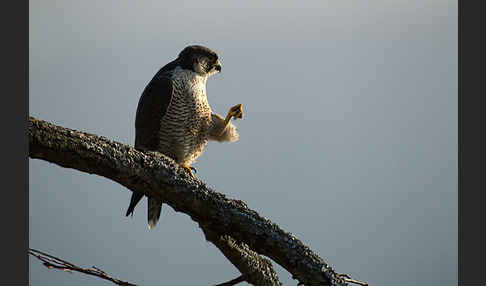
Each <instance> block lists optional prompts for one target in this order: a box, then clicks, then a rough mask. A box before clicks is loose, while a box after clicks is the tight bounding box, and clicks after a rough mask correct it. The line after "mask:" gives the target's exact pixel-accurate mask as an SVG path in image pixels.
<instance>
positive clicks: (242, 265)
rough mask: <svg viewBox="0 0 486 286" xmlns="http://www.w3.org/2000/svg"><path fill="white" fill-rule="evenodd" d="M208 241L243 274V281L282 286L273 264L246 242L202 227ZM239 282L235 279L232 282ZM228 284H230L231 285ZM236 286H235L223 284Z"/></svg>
mask: <svg viewBox="0 0 486 286" xmlns="http://www.w3.org/2000/svg"><path fill="white" fill-rule="evenodd" d="M201 228H202V230H203V232H204V235H205V236H206V240H208V241H211V242H212V243H213V244H214V245H216V247H217V248H219V250H220V251H221V252H222V253H223V255H224V256H225V257H226V258H227V259H228V260H229V261H231V263H233V265H234V266H236V268H238V270H239V271H240V272H241V273H243V275H242V278H241V279H243V280H242V281H246V282H248V283H250V284H252V285H262V286H263V285H266V286H273V285H282V283H280V280H279V279H278V276H277V273H276V272H275V270H274V269H273V265H272V262H271V261H270V260H268V259H265V258H263V257H261V256H260V255H258V253H256V252H255V251H253V250H251V249H250V248H249V247H248V245H247V244H246V243H244V242H237V241H235V240H234V239H233V238H232V237H231V236H229V235H219V234H217V233H215V232H213V231H211V230H209V229H206V228H205V227H201ZM235 280H236V281H238V279H234V280H232V281H230V282H233V283H234V282H235ZM230 282H228V283H230ZM223 285H234V284H226V283H225V284H223Z"/></svg>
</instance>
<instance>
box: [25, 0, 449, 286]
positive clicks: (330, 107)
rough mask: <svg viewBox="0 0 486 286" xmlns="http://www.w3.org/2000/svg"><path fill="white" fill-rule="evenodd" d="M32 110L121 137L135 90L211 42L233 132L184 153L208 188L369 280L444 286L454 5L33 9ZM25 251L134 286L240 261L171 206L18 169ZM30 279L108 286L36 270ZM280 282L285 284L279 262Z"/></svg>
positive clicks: (214, 96) (35, 168) (225, 271)
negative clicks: (152, 212)
mask: <svg viewBox="0 0 486 286" xmlns="http://www.w3.org/2000/svg"><path fill="white" fill-rule="evenodd" d="M29 28H30V31H29V40H30V53H29V55H30V58H29V88H30V95H29V101H30V103H29V113H30V115H32V116H35V117H37V118H39V119H42V120H46V121H49V122H52V123H55V124H58V125H62V126H65V127H69V128H73V129H78V130H82V131H86V132H90V133H96V134H99V135H103V136H105V137H108V138H110V139H113V140H116V141H119V142H122V143H125V144H129V145H132V146H133V142H134V134H135V130H134V118H135V110H136V105H137V102H138V99H139V96H140V94H141V92H142V90H143V88H144V87H145V85H146V84H147V83H148V81H149V80H150V79H151V78H152V76H153V75H154V73H155V72H156V71H157V70H158V69H159V68H160V67H161V66H163V65H165V64H166V63H167V62H169V61H171V60H172V59H174V58H175V57H176V56H177V54H178V53H179V52H180V50H181V49H182V48H184V47H185V46H186V45H189V44H203V45H206V46H208V47H210V48H211V49H213V50H215V51H217V52H218V54H219V55H220V57H221V59H222V64H223V70H222V73H220V74H217V75H215V76H213V77H212V78H210V79H209V80H208V86H207V92H208V99H209V103H210V104H211V106H212V108H213V110H215V111H217V112H219V113H225V112H226V111H227V109H228V108H229V107H230V106H231V105H234V104H236V103H242V104H243V105H244V111H245V118H244V120H242V121H236V122H235V124H236V125H237V126H238V128H239V132H240V140H239V141H238V142H236V143H229V144H220V143H210V144H209V145H208V147H207V148H206V150H205V152H204V153H203V155H202V156H201V157H200V159H199V160H198V161H197V162H196V163H195V165H194V166H195V167H196V168H197V169H198V172H197V175H198V176H199V177H200V178H202V179H203V180H204V181H205V182H207V183H208V184H209V185H211V186H213V187H214V188H215V189H216V190H217V191H219V192H222V193H225V194H226V195H227V196H229V197H231V198H235V199H241V200H243V201H245V202H247V204H248V206H249V207H251V208H253V209H255V210H256V211H258V212H259V213H260V214H261V215H263V216H265V217H267V218H269V219H270V220H272V221H274V222H276V223H278V224H279V225H280V226H281V227H283V228H284V229H285V230H286V231H290V232H292V233H294V234H295V235H296V236H297V237H298V238H300V239H301V240H302V241H303V242H304V243H305V244H307V245H309V246H310V247H311V248H312V249H313V250H314V251H316V253H317V254H319V255H320V256H321V257H322V258H323V259H324V260H326V261H327V262H328V263H329V264H330V265H331V266H332V267H333V268H335V269H336V270H337V271H338V272H344V273H349V274H351V275H352V276H353V277H354V278H356V279H359V280H364V281H366V282H369V283H371V284H373V285H374V286H381V285H383V286H384V285H441V286H447V285H451V286H452V285H457V277H458V274H457V223H458V219H457V184H458V179H457V141H458V138H457V128H458V125H457V89H458V84H457V60H458V58H457V1H449V0H447V1H433V0H426V1H305V2H304V1H266V2H264V3H263V2H262V1H238V2H236V1H177V2H176V1H170V2H167V3H164V2H163V1H160V0H158V1H156V0H153V1H91V0H86V1H54V0H44V1H38V0H35V1H34V0H31V1H30V25H29ZM29 186H30V190H29V196H30V198H29V246H30V247H32V248H36V249H40V250H44V251H46V252H49V253H52V254H55V255H58V256H60V257H62V258H64V259H67V260H70V261H71V262H74V263H77V264H79V265H82V266H87V267H89V266H92V265H95V266H97V267H100V268H102V269H103V270H105V271H107V272H108V273H110V274H112V275H113V276H115V277H118V278H120V279H122V280H128V281H130V282H133V283H137V284H140V285H161V284H162V285H212V284H216V283H218V282H222V281H226V280H230V279H232V278H235V277H236V276H238V271H237V270H236V269H235V268H234V267H233V266H232V265H231V264H230V263H229V262H227V260H226V259H225V258H224V257H223V255H222V254H220V253H219V251H218V250H217V249H216V248H215V247H213V246H212V245H211V244H209V243H207V242H206V241H205V240H204V236H203V234H202V232H201V231H200V230H199V229H198V227H197V225H196V223H194V222H193V221H192V220H190V218H189V217H188V216H186V215H184V214H181V213H175V212H174V211H173V210H172V209H171V208H170V207H167V206H166V207H165V208H164V209H163V211H162V218H161V221H160V222H159V224H158V225H157V227H156V228H155V229H153V230H151V231H149V230H148V229H147V226H146V200H143V201H142V203H141V204H140V205H139V206H138V207H137V209H136V210H135V215H134V217H133V218H132V219H130V218H126V217H124V213H125V211H126V207H127V206H128V202H129V198H130V194H131V193H130V192H129V191H128V190H126V189H124V187H122V186H121V185H118V184H117V183H114V182H111V181H109V180H107V179H105V178H102V177H99V176H95V175H88V174H85V173H81V172H79V171H75V170H71V169H64V168H61V167H58V166H56V165H53V164H50V163H47V162H44V161H39V160H30V161H29ZM29 260H30V264H29V268H30V270H29V275H30V278H29V279H30V284H31V285H73V286H75V285H86V284H89V285H109V282H106V281H103V280H99V279H96V278H91V277H87V276H84V275H82V274H73V275H69V274H67V273H64V272H54V271H49V270H47V269H45V267H43V266H42V265H41V264H40V263H39V262H38V261H37V260H35V259H33V258H30V259H29ZM276 268H277V269H278V273H279V274H280V278H281V280H282V282H283V283H284V285H296V284H297V281H296V280H292V279H291V277H290V275H289V274H288V273H287V272H286V271H284V270H283V269H282V268H280V267H279V266H276Z"/></svg>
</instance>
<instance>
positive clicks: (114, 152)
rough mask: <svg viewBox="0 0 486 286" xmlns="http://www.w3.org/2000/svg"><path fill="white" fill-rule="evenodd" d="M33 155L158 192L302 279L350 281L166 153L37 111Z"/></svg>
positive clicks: (31, 143)
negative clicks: (141, 148)
mask: <svg viewBox="0 0 486 286" xmlns="http://www.w3.org/2000/svg"><path fill="white" fill-rule="evenodd" d="M29 156H30V157H31V158H36V159H42V160H46V161H49V162H52V163H56V164H58V165H60V166H62V167H67V168H74V169H77V170H80V171H83V172H87V173H90V174H97V175H100V176H103V177H106V178H108V179H111V180H113V181H116V182H118V183H120V184H121V185H123V186H125V187H126V188H128V189H130V190H131V191H133V192H141V193H144V194H146V195H149V196H152V197H157V198H159V199H161V200H162V201H164V202H165V203H167V204H169V205H170V206H171V207H172V208H173V209H174V210H175V211H178V212H184V213H186V214H187V215H189V216H190V217H191V219H193V220H194V221H196V222H198V223H199V225H200V226H201V227H202V228H203V230H204V231H206V230H210V231H211V232H214V233H215V234H217V235H218V236H225V235H227V236H229V237H231V238H232V239H233V240H234V241H235V242H237V243H240V242H244V244H246V245H247V246H248V247H249V248H250V249H251V250H253V251H255V252H256V253H258V254H261V255H265V256H267V257H269V258H271V259H272V260H274V261H275V262H277V263H278V264H280V265H281V266H282V267H284V268H285V269H286V270H287V271H289V272H290V273H291V274H292V277H294V278H295V279H298V280H299V282H300V283H301V284H305V285H347V283H346V281H345V278H343V277H341V276H340V275H339V274H338V273H336V271H334V269H332V268H331V267H330V266H329V265H328V264H327V263H326V262H325V261H324V260H323V259H322V258H320V257H319V256H318V255H317V254H315V253H314V252H313V251H312V250H311V249H310V248H309V247H308V246H306V245H304V244H303V243H302V242H301V241H300V240H299V239H297V238H296V237H295V236H294V235H293V234H291V233H288V232H285V231H284V230H282V229H281V228H280V227H279V226H278V225H276V224H275V223H273V222H271V221H270V220H268V219H266V218H264V217H261V216H260V215H259V214H258V213H257V212H255V211H253V210H251V209H249V208H248V206H247V205H246V204H245V203H243V202H242V201H238V200H232V199H228V198H226V196H224V195H223V194H221V193H217V192H215V191H214V190H213V189H211V188H210V187H208V186H207V185H206V184H204V183H203V182H202V181H200V180H198V179H193V178H191V177H190V176H189V175H188V174H187V172H186V171H185V170H183V169H182V168H181V167H179V166H178V165H177V164H176V163H175V162H174V161H173V160H171V159H169V158H168V157H166V156H163V155H160V154H159V155H157V154H150V153H142V152H139V151H137V150H135V149H133V148H131V147H130V146H127V145H123V144H121V143H118V142H114V141H112V140H108V139H107V138H105V137H102V136H97V135H93V134H88V133H84V132H79V131H75V130H71V129H67V128H63V127H60V126H56V125H53V124H50V123H47V122H45V121H41V120H37V119H35V118H33V117H30V118H29ZM239 269H240V268H239ZM240 271H241V269H240ZM242 274H243V275H245V274H246V273H242ZM274 285H278V284H274Z"/></svg>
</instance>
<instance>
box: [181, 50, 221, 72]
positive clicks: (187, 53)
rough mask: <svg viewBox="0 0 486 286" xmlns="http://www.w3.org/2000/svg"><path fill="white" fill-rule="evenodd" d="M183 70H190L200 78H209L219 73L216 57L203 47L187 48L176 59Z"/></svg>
mask: <svg viewBox="0 0 486 286" xmlns="http://www.w3.org/2000/svg"><path fill="white" fill-rule="evenodd" d="M177 59H178V60H179V62H180V65H181V67H182V68H183V69H187V70H191V71H193V72H195V73H197V74H199V75H201V76H210V75H213V74H215V73H216V72H220V71H221V63H220V62H219V59H218V55H217V54H216V53H215V52H214V51H212V50H211V49H209V48H206V47H203V46H198V45H194V46H188V47H186V48H184V50H182V52H180V53H179V57H178V58H177Z"/></svg>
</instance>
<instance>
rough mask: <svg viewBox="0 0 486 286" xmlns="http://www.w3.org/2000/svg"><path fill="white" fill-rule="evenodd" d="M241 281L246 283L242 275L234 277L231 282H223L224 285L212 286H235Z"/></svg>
mask: <svg viewBox="0 0 486 286" xmlns="http://www.w3.org/2000/svg"><path fill="white" fill-rule="evenodd" d="M243 281H246V279H245V277H244V276H243V275H241V276H239V277H236V278H235V279H233V280H231V281H228V282H224V283H221V284H218V285H214V286H233V285H236V284H238V283H241V282H243Z"/></svg>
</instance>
